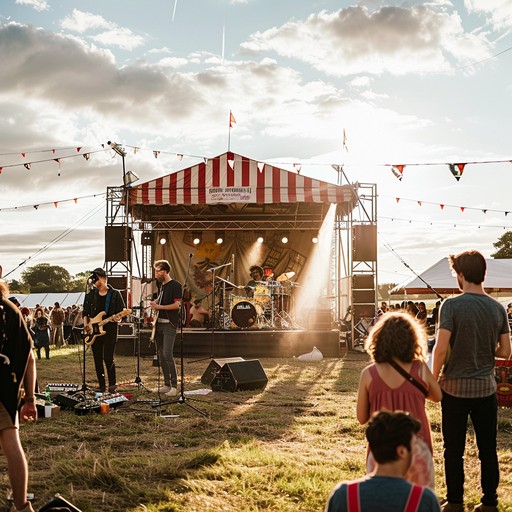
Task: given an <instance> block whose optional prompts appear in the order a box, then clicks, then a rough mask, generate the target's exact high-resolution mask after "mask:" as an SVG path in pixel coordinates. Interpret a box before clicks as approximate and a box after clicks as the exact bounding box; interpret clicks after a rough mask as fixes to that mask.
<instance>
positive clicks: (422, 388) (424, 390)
mask: <svg viewBox="0 0 512 512" xmlns="http://www.w3.org/2000/svg"><path fill="white" fill-rule="evenodd" d="M388 363H389V364H390V365H391V366H392V367H393V368H394V369H395V370H396V371H397V372H398V373H399V374H400V375H401V376H402V377H404V379H406V380H408V381H409V382H410V383H411V384H412V385H413V386H415V387H417V388H418V389H419V390H420V391H421V392H422V393H423V394H424V395H425V396H427V395H428V389H427V388H426V387H425V386H424V385H423V384H421V383H420V382H418V381H417V380H416V379H415V378H414V377H413V376H412V375H411V374H410V373H409V372H406V371H405V370H404V369H403V368H402V367H401V366H400V365H399V364H398V363H397V362H396V361H394V360H393V359H390V360H389V361H388Z"/></svg>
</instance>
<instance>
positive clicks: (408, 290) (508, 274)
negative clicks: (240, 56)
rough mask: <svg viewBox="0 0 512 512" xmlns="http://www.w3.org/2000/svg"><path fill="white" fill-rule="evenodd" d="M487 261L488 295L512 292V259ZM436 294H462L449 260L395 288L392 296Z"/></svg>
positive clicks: (486, 280)
mask: <svg viewBox="0 0 512 512" xmlns="http://www.w3.org/2000/svg"><path fill="white" fill-rule="evenodd" d="M485 261H486V262H487V274H486V277H485V281H484V287H485V290H486V291H487V292H488V293H490V292H512V259H500V260H495V259H492V258H486V259H485ZM420 278H421V279H420ZM434 290H435V291H434ZM435 292H437V293H440V294H443V295H446V294H448V295H452V294H455V293H460V290H459V288H458V285H457V278H456V277H455V276H453V275H452V271H451V269H450V264H449V262H448V258H443V259H442V260H440V261H438V262H437V263H436V264H435V265H432V266H431V267H430V268H429V269H427V270H425V272H422V273H421V274H420V276H419V277H414V278H412V279H408V280H407V281H404V282H403V283H401V284H399V285H398V286H395V287H394V288H393V289H392V290H391V292H390V294H391V295H404V294H407V295H414V294H432V293H435Z"/></svg>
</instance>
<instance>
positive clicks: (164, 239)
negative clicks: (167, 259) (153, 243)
mask: <svg viewBox="0 0 512 512" xmlns="http://www.w3.org/2000/svg"><path fill="white" fill-rule="evenodd" d="M166 243H167V238H165V236H163V237H162V238H160V245H165V244H166Z"/></svg>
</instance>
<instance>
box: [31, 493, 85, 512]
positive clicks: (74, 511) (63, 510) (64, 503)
mask: <svg viewBox="0 0 512 512" xmlns="http://www.w3.org/2000/svg"><path fill="white" fill-rule="evenodd" d="M52 510H55V511H57V510H58V511H60V512H82V511H81V510H80V509H79V508H76V507H75V506H74V505H72V504H71V503H70V502H69V501H68V500H66V499H64V498H63V497H62V496H61V495H60V494H56V495H55V497H54V498H52V499H51V500H50V501H49V502H48V503H46V504H45V505H43V506H42V507H41V508H40V509H39V511H38V512H51V511H52Z"/></svg>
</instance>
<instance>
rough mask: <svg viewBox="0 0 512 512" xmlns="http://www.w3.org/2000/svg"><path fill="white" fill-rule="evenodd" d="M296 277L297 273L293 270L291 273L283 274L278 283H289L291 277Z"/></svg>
mask: <svg viewBox="0 0 512 512" xmlns="http://www.w3.org/2000/svg"><path fill="white" fill-rule="evenodd" d="M294 275H295V272H294V271H293V270H292V271H291V272H285V273H284V274H281V275H280V276H279V277H278V278H277V281H278V282H280V283H281V282H283V281H288V279H290V278H291V277H293V276H294Z"/></svg>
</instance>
